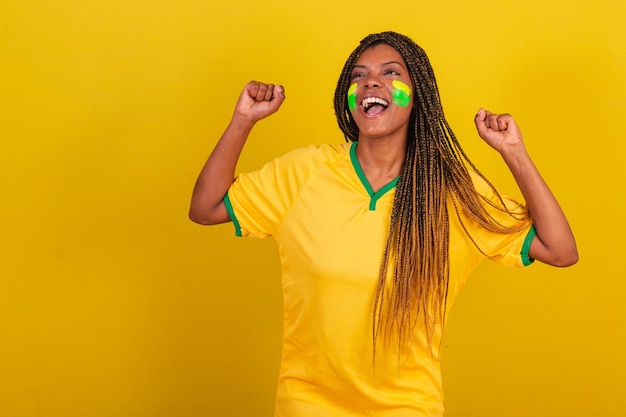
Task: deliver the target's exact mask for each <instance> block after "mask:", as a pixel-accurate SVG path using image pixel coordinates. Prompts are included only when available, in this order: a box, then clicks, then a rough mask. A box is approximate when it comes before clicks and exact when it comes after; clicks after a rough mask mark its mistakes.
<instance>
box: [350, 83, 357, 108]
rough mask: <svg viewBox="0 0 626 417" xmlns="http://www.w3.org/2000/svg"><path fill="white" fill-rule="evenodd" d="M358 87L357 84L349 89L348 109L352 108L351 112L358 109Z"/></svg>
mask: <svg viewBox="0 0 626 417" xmlns="http://www.w3.org/2000/svg"><path fill="white" fill-rule="evenodd" d="M356 87H357V84H356V83H354V84H352V85H351V86H350V88H349V89H348V107H349V108H350V111H354V109H355V108H356Z"/></svg>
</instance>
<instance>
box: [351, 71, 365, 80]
mask: <svg viewBox="0 0 626 417" xmlns="http://www.w3.org/2000/svg"><path fill="white" fill-rule="evenodd" d="M362 77H363V74H361V73H360V72H355V73H354V74H352V79H353V80H357V79H359V78H362Z"/></svg>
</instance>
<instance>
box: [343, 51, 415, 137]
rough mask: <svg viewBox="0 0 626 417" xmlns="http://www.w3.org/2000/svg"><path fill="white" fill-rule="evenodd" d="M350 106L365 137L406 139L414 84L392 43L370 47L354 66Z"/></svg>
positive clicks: (349, 97) (349, 93)
mask: <svg viewBox="0 0 626 417" xmlns="http://www.w3.org/2000/svg"><path fill="white" fill-rule="evenodd" d="M351 80H352V81H351V82H352V84H351V85H350V88H349V90H348V106H349V107H350V112H351V113H352V117H353V118H354V121H355V122H356V124H357V126H358V127H359V140H361V139H362V138H383V139H384V138H391V137H397V138H401V139H402V140H406V133H407V129H408V126H409V119H410V116H411V109H412V104H413V83H412V82H411V77H410V76H409V71H408V69H407V66H406V64H405V62H404V59H402V56H400V54H399V53H398V51H396V50H395V49H394V48H393V47H392V46H390V45H388V44H386V43H380V44H377V45H374V46H371V47H369V48H368V49H366V50H365V51H363V53H362V54H361V56H360V57H359V59H358V60H357V62H356V63H355V65H354V67H353V68H352V74H351Z"/></svg>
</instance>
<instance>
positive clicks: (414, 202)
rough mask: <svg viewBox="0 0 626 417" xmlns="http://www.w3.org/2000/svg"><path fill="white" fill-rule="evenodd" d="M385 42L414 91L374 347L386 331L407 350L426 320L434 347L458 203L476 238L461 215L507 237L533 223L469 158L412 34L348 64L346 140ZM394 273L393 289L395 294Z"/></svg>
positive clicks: (339, 93)
mask: <svg viewBox="0 0 626 417" xmlns="http://www.w3.org/2000/svg"><path fill="white" fill-rule="evenodd" d="M380 43H386V44H388V45H390V46H392V47H393V48H395V49H396V50H397V51H398V53H399V54H400V55H401V56H402V57H403V58H404V61H405V63H406V65H407V68H408V70H409V73H410V76H411V81H412V83H413V86H414V93H413V97H414V98H413V109H412V113H411V120H410V126H409V131H408V133H407V147H406V157H405V161H404V165H403V168H402V172H401V174H400V179H399V181H398V184H397V186H396V193H395V197H394V203H393V209H392V212H391V221H390V230H389V236H388V238H387V245H386V247H385V252H384V256H383V260H382V263H381V266H380V271H379V280H378V287H377V289H376V298H375V301H374V311H373V315H374V317H373V319H374V325H373V339H374V340H373V342H374V349H375V348H376V340H377V338H378V336H379V333H380V331H381V329H382V330H383V334H384V337H385V339H386V340H389V339H388V337H389V336H392V335H395V336H396V337H397V343H398V346H399V348H400V349H399V352H402V347H403V346H404V345H405V344H406V342H407V341H408V340H410V334H411V331H412V329H413V328H414V326H415V325H416V322H417V318H418V317H421V320H422V321H423V323H424V327H425V331H426V338H427V343H428V345H429V347H431V348H432V345H431V342H432V340H433V336H434V334H435V328H436V327H437V326H441V327H443V325H444V321H445V312H446V300H447V295H448V281H449V273H450V259H449V257H448V251H449V240H450V224H449V218H448V201H451V202H452V204H453V207H454V210H455V212H456V215H457V217H458V219H459V221H460V222H461V225H462V228H463V230H464V231H465V233H466V234H468V236H469V233H468V231H467V229H466V227H465V225H464V224H463V221H462V219H461V211H462V212H463V213H465V214H466V215H468V216H469V217H470V218H471V219H473V220H475V221H476V222H478V223H479V224H480V225H481V226H482V227H484V228H486V229H488V230H492V231H497V232H501V233H513V232H518V231H521V230H523V229H524V228H526V227H528V222H529V221H530V219H529V217H528V214H527V213H526V212H524V213H522V214H519V213H517V214H516V213H515V212H514V211H512V210H510V209H508V208H507V207H506V205H505V203H504V200H503V199H502V197H501V196H500V194H498V192H497V191H496V190H495V188H494V187H493V185H491V183H490V182H489V181H488V180H487V179H486V178H485V177H484V176H483V175H482V174H481V173H480V172H479V171H478V170H477V169H476V167H475V166H474V164H473V163H472V162H471V161H470V160H469V158H468V157H467V155H466V154H465V152H464V151H463V149H462V148H461V145H460V144H459V142H458V141H457V139H456V137H455V135H454V133H453V132H452V129H451V128H450V126H449V124H448V122H447V121H446V119H445V116H444V112H443V108H442V105H441V99H440V96H439V89H438V87H437V82H436V79H435V75H434V72H433V69H432V67H431V65H430V62H429V59H428V57H427V55H426V53H425V52H424V50H423V49H422V48H420V47H419V46H418V45H417V44H415V42H413V41H412V40H411V39H410V38H408V37H406V36H404V35H401V34H398V33H395V32H383V33H378V34H372V35H369V36H367V37H366V38H364V39H363V40H362V41H361V43H360V44H359V46H358V47H357V48H356V49H355V50H354V51H353V52H352V54H351V55H350V57H349V58H348V60H347V61H346V63H345V66H344V68H343V71H342V72H341V75H340V77H339V81H338V83H337V88H336V90H335V115H336V116H337V122H338V123H339V127H340V129H341V130H342V132H343V133H344V135H345V137H346V140H347V141H357V140H358V136H359V128H358V126H357V125H356V123H355V121H354V119H353V118H352V114H351V113H350V111H349V109H348V102H347V92H348V88H349V87H350V84H351V73H352V69H353V67H354V65H355V63H356V61H357V60H358V58H359V56H360V55H361V54H362V53H363V51H365V50H366V49H368V48H370V47H372V46H374V45H377V44H380ZM468 167H469V168H470V169H471V170H472V171H474V172H475V173H476V174H478V175H479V176H480V177H481V178H483V179H484V180H485V182H486V183H487V184H488V186H489V187H491V189H492V190H493V191H494V193H495V195H497V197H498V201H497V203H493V202H492V201H491V200H489V199H488V198H487V197H484V196H482V195H481V194H479V193H478V192H477V191H476V189H475V188H474V186H473V183H472V179H471V177H470V174H469V172H468ZM485 203H486V204H489V205H491V206H492V207H495V208H497V209H498V210H500V211H502V212H504V213H508V214H509V215H510V216H511V217H513V218H514V219H516V220H519V221H520V223H519V224H518V225H517V227H507V226H505V225H503V224H501V223H500V222H498V221H497V220H496V219H494V218H493V216H491V215H490V214H489V213H488V212H487V210H486V209H485V206H484V204H485ZM469 237H470V239H472V237H471V236H469ZM472 242H474V240H473V239H472ZM474 244H475V245H476V243H475V242H474ZM478 249H479V250H480V248H478ZM481 252H482V250H481ZM392 260H393V261H392ZM390 263H392V264H393V265H390ZM390 267H391V271H392V272H393V273H392V275H391V279H393V285H392V289H391V294H390V295H389V296H387V295H386V291H385V289H386V284H387V277H388V271H389V270H390ZM431 352H432V350H431ZM374 357H375V355H374Z"/></svg>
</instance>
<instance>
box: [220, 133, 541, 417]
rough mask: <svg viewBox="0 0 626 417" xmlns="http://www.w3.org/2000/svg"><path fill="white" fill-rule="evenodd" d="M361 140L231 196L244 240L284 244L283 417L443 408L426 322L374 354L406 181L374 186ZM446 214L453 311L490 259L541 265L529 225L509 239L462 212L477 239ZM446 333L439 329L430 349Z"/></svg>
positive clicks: (316, 149)
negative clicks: (376, 314)
mask: <svg viewBox="0 0 626 417" xmlns="http://www.w3.org/2000/svg"><path fill="white" fill-rule="evenodd" d="M357 146H358V142H353V143H345V144H336V145H321V146H310V147H308V148H303V149H298V150H295V151H292V152H290V153H288V154H286V155H285V156H282V157H280V158H277V159H275V160H274V161H272V162H270V163H268V164H267V165H265V166H264V167H263V168H262V169H260V170H258V171H255V172H252V173H243V174H240V175H239V176H238V177H237V178H236V179H235V181H234V182H233V184H232V186H231V188H230V189H229V191H228V194H227V195H226V197H225V198H224V202H225V204H226V207H227V210H228V212H229V214H230V216H231V219H232V221H233V224H234V226H235V230H236V234H237V235H238V236H244V237H247V236H251V237H268V236H273V237H274V238H275V240H276V242H277V244H278V249H279V255H280V261H281V266H282V287H283V296H284V323H283V352H282V360H281V367H280V371H279V377H278V388H277V394H276V411H275V413H276V414H275V415H276V417H353V416H360V417H362V416H385V417H426V416H428V417H434V416H441V415H443V393H442V383H441V371H440V366H439V361H438V359H437V355H438V353H435V354H434V355H433V354H432V352H431V351H430V350H429V347H428V344H427V341H426V335H425V334H424V333H425V332H424V331H423V330H422V331H420V329H421V326H420V324H421V323H419V322H417V325H416V327H415V330H414V331H413V333H412V338H413V339H412V340H411V343H410V348H409V351H408V352H405V354H402V355H398V353H397V349H394V348H393V346H392V345H382V344H380V345H378V344H377V349H376V361H374V360H373V357H372V356H373V352H374V349H373V342H372V340H373V338H372V323H373V318H372V311H373V305H374V297H375V292H376V287H377V283H378V274H379V268H380V264H381V261H382V258H383V252H384V248H385V245H386V241H387V235H388V232H389V223H390V216H391V209H392V205H393V198H394V193H395V185H396V183H397V179H396V180H394V181H392V182H391V183H390V184H388V185H387V186H385V187H383V188H382V189H381V190H379V191H377V192H374V191H373V189H372V187H371V186H370V184H369V182H368V181H367V178H366V176H365V174H364V173H363V170H362V169H361V167H360V165H359V162H358V159H357V157H356V148H357ZM476 178H478V177H477V176H476ZM476 182H477V189H479V191H481V193H483V192H484V194H485V195H488V196H489V192H488V190H489V189H488V187H486V185H485V184H484V183H480V182H478V181H476ZM489 197H490V198H492V197H493V196H489ZM509 203H510V204H516V203H515V202H513V201H509ZM449 206H450V207H451V204H449ZM520 207H522V206H520ZM449 218H450V283H449V290H448V302H447V305H448V307H449V306H450V305H451V304H452V301H453V300H454V297H455V296H456V294H457V292H458V290H459V289H460V288H461V287H462V286H463V284H464V282H465V280H466V279H467V276H468V274H469V273H470V272H471V270H472V269H473V268H474V267H475V266H476V265H477V264H478V263H479V262H480V261H481V260H482V259H484V258H485V257H486V255H487V256H489V257H490V258H491V259H493V260H495V261H496V262H499V263H502V264H505V265H509V266H523V265H526V264H529V263H530V262H531V261H532V260H531V259H529V257H528V248H529V246H530V241H531V240H532V237H533V232H534V230H533V229H532V227H531V228H529V229H525V230H524V231H522V232H520V233H513V234H500V233H494V232H489V231H487V230H485V229H484V228H482V227H480V226H479V225H477V224H475V222H472V221H471V220H470V219H468V218H463V217H462V219H463V222H464V224H465V226H466V227H467V229H468V232H469V233H470V235H471V236H472V238H473V239H474V241H475V242H476V244H474V243H472V241H471V240H470V239H469V238H468V237H467V234H466V233H465V232H464V231H463V229H462V227H461V224H460V222H459V220H458V218H457V216H456V214H455V212H454V209H450V215H449ZM477 246H478V248H480V250H479V249H477ZM387 294H389V293H387ZM379 339H381V338H379ZM440 340H441V329H440V328H439V329H438V332H437V333H436V334H435V336H434V338H433V341H432V346H433V348H435V349H436V348H438V342H439V341H440ZM379 343H380V341H379Z"/></svg>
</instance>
